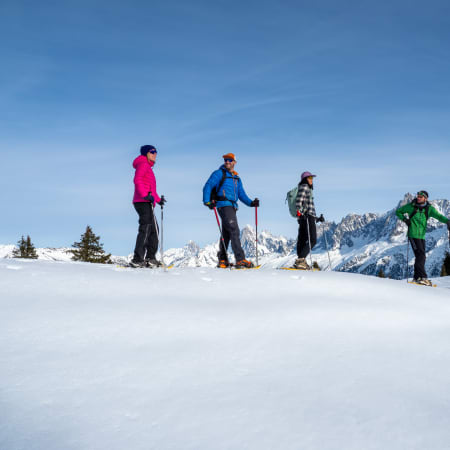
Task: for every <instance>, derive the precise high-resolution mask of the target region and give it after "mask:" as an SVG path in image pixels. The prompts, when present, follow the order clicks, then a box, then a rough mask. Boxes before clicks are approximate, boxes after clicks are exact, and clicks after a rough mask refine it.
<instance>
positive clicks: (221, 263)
mask: <svg viewBox="0 0 450 450" xmlns="http://www.w3.org/2000/svg"><path fill="white" fill-rule="evenodd" d="M217 267H218V268H219V269H226V268H227V267H230V263H229V262H228V261H227V260H226V259H220V260H219V264H217Z"/></svg>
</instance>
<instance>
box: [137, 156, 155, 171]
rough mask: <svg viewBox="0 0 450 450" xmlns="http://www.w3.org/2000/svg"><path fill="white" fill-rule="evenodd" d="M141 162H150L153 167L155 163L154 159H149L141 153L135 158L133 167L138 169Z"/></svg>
mask: <svg viewBox="0 0 450 450" xmlns="http://www.w3.org/2000/svg"><path fill="white" fill-rule="evenodd" d="M141 164H150V167H153V166H154V165H155V163H154V162H153V161H149V160H148V159H147V156H143V155H139V156H138V157H137V158H135V160H134V161H133V167H134V168H135V169H137V167H138V166H140V165H141Z"/></svg>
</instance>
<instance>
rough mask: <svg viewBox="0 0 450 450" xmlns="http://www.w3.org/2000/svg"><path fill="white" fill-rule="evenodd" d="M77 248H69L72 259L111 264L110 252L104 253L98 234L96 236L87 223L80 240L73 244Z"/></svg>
mask: <svg viewBox="0 0 450 450" xmlns="http://www.w3.org/2000/svg"><path fill="white" fill-rule="evenodd" d="M73 247H75V248H76V249H77V250H71V252H72V253H73V256H72V260H74V261H85V262H91V263H100V264H111V262H112V261H111V254H110V253H108V254H105V251H104V250H103V244H100V236H96V235H95V234H94V232H93V231H92V228H91V227H90V226H89V225H88V226H87V227H86V231H85V232H84V233H83V234H82V235H81V240H80V242H75V243H74V244H73Z"/></svg>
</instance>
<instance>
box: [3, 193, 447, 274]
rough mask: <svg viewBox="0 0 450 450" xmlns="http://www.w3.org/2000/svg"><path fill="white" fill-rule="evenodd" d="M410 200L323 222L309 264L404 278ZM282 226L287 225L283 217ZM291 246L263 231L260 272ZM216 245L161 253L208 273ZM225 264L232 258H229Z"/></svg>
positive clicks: (439, 205) (58, 252) (442, 246)
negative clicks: (401, 212) (405, 209)
mask: <svg viewBox="0 0 450 450" xmlns="http://www.w3.org/2000/svg"><path fill="white" fill-rule="evenodd" d="M412 199H413V196H412V195H411V194H406V195H405V197H404V198H403V199H402V200H401V201H400V202H399V203H398V205H397V206H396V207H395V208H393V209H391V210H390V211H388V212H386V213H384V214H374V213H366V214H363V215H358V214H348V215H347V216H345V217H344V218H343V219H342V220H341V221H340V222H339V223H338V224H336V223H335V222H325V223H324V224H318V227H317V231H318V241H317V245H316V247H315V248H314V251H313V255H312V256H313V260H314V261H317V263H318V264H319V266H320V267H321V268H322V269H327V268H328V266H329V262H328V255H327V250H326V249H327V246H326V242H328V248H329V250H330V259H331V267H332V269H333V270H336V271H342V272H353V273H361V274H365V275H376V274H377V273H378V271H379V270H380V269H383V271H384V272H385V274H386V276H388V277H391V278H394V279H402V278H404V277H405V263H406V249H407V245H406V225H405V224H403V223H402V222H400V221H399V220H398V219H397V217H396V215H395V210H396V209H397V208H398V207H399V206H400V205H403V204H405V203H407V202H410V201H411V200H412ZM431 203H432V204H433V206H434V207H435V208H436V209H437V210H438V211H439V212H440V213H441V214H443V215H445V216H447V217H449V216H450V202H449V201H448V200H436V201H433V202H431ZM287 220H293V219H290V218H289V217H288V218H287ZM241 242H242V246H243V248H244V251H245V254H246V255H247V257H248V258H252V259H254V258H255V257H256V249H255V231H254V229H253V228H252V227H251V226H250V225H247V226H245V227H244V228H243V229H242V230H241ZM426 246H427V266H426V268H427V271H428V275H429V276H430V277H436V276H439V274H440V270H441V267H442V262H443V260H444V257H445V253H446V251H448V246H449V240H448V231H447V227H446V226H445V225H443V224H441V223H440V222H438V221H437V220H435V219H430V220H429V222H428V231H427V239H426ZM13 249H14V246H13V245H3V246H0V257H3V258H10V257H12V251H13ZM295 249H296V240H295V239H289V238H286V237H284V236H275V235H273V234H272V233H270V232H269V231H262V232H261V233H258V257H259V262H260V264H262V265H263V266H268V267H273V268H276V267H281V266H285V265H292V263H293V262H294V260H295V258H296V251H295ZM218 250H219V244H218V242H217V243H213V244H209V245H207V246H205V247H203V248H200V247H199V246H198V245H197V244H196V243H195V242H194V241H190V242H188V243H187V244H186V245H185V246H184V247H182V248H171V249H168V250H166V251H165V252H164V258H165V262H166V264H173V265H174V266H176V267H214V266H216V264H217V252H218ZM69 251H70V249H69V248H60V249H56V248H39V249H37V253H38V255H39V258H40V259H44V260H54V261H69V260H70V258H71V254H70V253H69ZM130 258H131V255H128V256H127V257H125V256H112V258H111V259H112V260H113V262H114V263H119V264H120V263H125V262H126V261H128V260H129V259H130ZM230 260H231V261H233V260H234V258H233V256H232V254H230ZM412 273H413V255H412V251H411V249H410V250H409V276H412Z"/></svg>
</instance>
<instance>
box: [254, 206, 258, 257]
mask: <svg viewBox="0 0 450 450" xmlns="http://www.w3.org/2000/svg"><path fill="white" fill-rule="evenodd" d="M255 229H256V235H255V246H256V265H258V207H257V206H255Z"/></svg>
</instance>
